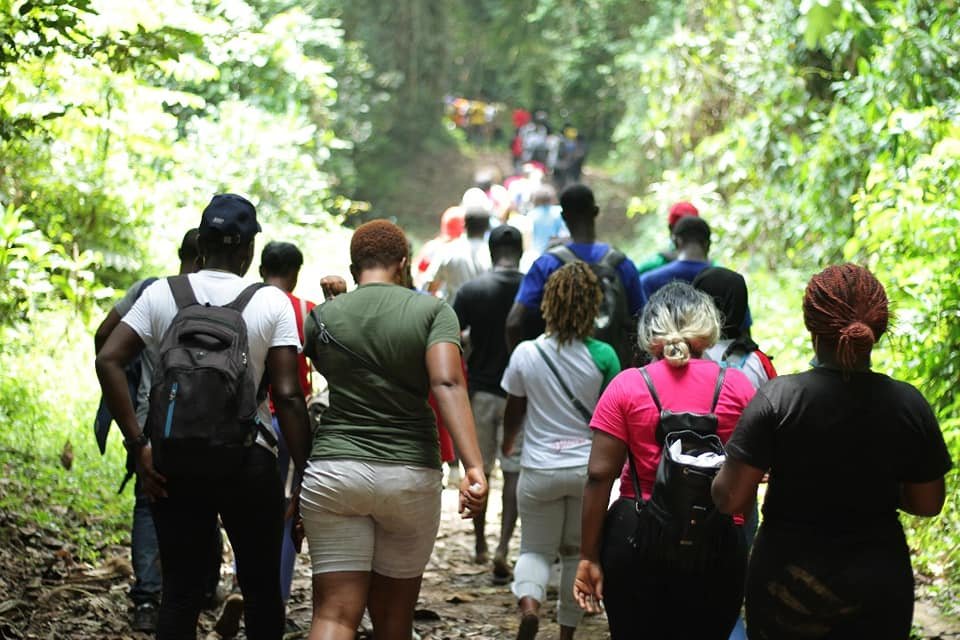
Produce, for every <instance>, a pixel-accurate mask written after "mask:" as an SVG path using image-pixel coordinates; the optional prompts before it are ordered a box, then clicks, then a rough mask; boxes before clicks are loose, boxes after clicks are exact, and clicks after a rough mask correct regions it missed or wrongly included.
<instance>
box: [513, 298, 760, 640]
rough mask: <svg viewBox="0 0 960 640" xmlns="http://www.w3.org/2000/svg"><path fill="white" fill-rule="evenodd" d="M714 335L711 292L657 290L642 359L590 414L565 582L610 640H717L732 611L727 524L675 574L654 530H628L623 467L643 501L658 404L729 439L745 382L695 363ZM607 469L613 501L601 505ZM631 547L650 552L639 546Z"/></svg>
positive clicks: (731, 621)
mask: <svg viewBox="0 0 960 640" xmlns="http://www.w3.org/2000/svg"><path fill="white" fill-rule="evenodd" d="M719 335H720V315H719V312H718V311H717V308H716V306H715V305H714V303H713V298H711V297H710V296H709V295H707V294H706V293H704V292H702V291H698V290H697V289H695V288H694V287H692V286H691V285H689V284H687V283H685V282H672V283H670V284H667V285H666V286H664V287H662V288H660V289H658V290H657V291H656V292H654V294H653V295H652V296H651V297H650V300H649V301H648V302H647V304H646V306H644V308H643V313H642V314H641V317H640V325H639V335H638V339H639V344H640V346H641V347H642V348H644V349H645V350H646V351H647V353H649V354H650V356H651V357H652V358H653V362H652V363H651V364H649V365H647V366H646V367H644V368H643V370H641V369H636V368H633V369H627V370H625V371H624V372H623V373H621V374H620V375H618V376H617V377H616V378H614V380H613V381H612V382H611V383H610V385H609V386H608V387H607V389H606V391H604V393H603V396H601V398H600V402H599V403H598V404H597V408H596V411H594V414H593V419H592V420H591V421H590V427H591V428H592V429H593V432H594V433H593V449H592V451H591V452H590V462H589V473H588V479H587V483H586V486H585V488H584V489H583V521H582V522H583V524H582V531H583V543H582V545H581V551H580V564H579V566H578V568H577V577H576V582H575V587H574V589H575V596H576V598H577V601H578V602H579V604H580V606H581V607H583V608H585V609H586V610H588V611H592V612H599V611H600V604H601V601H602V603H603V605H604V607H605V608H606V611H607V620H608V622H609V624H610V637H611V638H612V640H633V639H634V638H640V637H644V638H658V639H660V640H663V639H677V640H681V639H682V640H685V639H688V638H696V639H697V640H711V639H715V640H726V638H728V637H729V636H730V632H731V631H732V630H733V628H734V625H735V624H736V621H737V616H738V615H739V614H740V605H741V604H742V602H743V579H744V572H745V571H746V544H745V541H744V538H743V536H742V535H738V534H739V532H738V531H737V530H736V529H734V526H735V525H734V524H733V523H732V522H730V520H729V519H720V520H721V521H722V522H721V530H720V531H718V532H717V535H716V536H715V537H713V538H712V539H711V542H712V543H714V544H712V545H711V547H712V550H711V552H710V556H709V561H708V562H704V563H703V564H702V565H697V566H695V567H690V568H685V569H682V568H680V567H678V566H675V565H674V564H672V563H670V562H669V561H668V560H666V559H664V558H660V557H658V555H659V550H660V549H661V547H659V546H658V540H657V539H655V536H656V534H655V533H654V532H653V531H652V530H645V529H641V528H639V527H638V526H637V523H638V517H637V515H636V514H637V511H636V508H637V507H636V499H635V496H636V490H635V488H634V484H633V479H632V474H631V472H630V466H629V465H627V466H625V465H624V462H626V461H627V459H628V454H629V460H630V465H635V467H634V469H635V471H636V477H637V484H638V485H639V490H640V493H641V495H642V498H643V500H650V498H651V494H652V492H653V487H654V479H655V475H656V472H657V466H658V464H659V462H660V458H661V454H662V446H661V443H660V440H659V439H658V438H657V428H658V425H659V424H660V418H661V410H660V407H662V408H663V410H664V411H667V410H669V411H672V412H677V413H679V412H691V413H697V414H710V413H712V414H713V415H715V416H716V418H717V421H716V435H717V436H718V437H719V438H720V440H721V441H722V442H725V441H726V440H727V438H729V437H730V434H731V433H732V432H733V428H734V426H735V425H736V423H737V420H738V419H739V418H740V414H741V413H742V412H743V410H744V408H745V407H746V406H747V403H748V402H749V401H750V399H751V398H752V397H753V394H754V389H753V386H752V385H751V384H750V381H749V380H748V379H747V377H746V376H745V375H744V374H743V372H741V371H739V370H737V369H727V370H721V368H720V365H719V364H717V363H716V362H714V361H712V360H708V359H706V358H703V354H704V352H705V351H706V350H707V349H708V348H709V347H711V346H713V344H714V343H716V341H717V339H718V337H719ZM722 371H723V377H722V379H721V377H720V376H721V372H722ZM644 373H646V375H648V376H649V378H650V383H651V384H652V385H653V388H654V389H655V390H656V394H657V397H658V398H659V406H658V402H657V400H656V399H655V398H654V397H653V394H652V393H651V390H650V388H649V387H648V385H647V382H646V381H645V379H644ZM718 384H719V388H718ZM524 446H526V443H524ZM618 476H619V477H620V497H619V499H618V500H617V501H616V502H614V503H613V505H612V506H611V507H610V509H609V511H608V510H607V504H608V501H609V497H610V491H611V489H612V487H613V483H614V481H615V480H616V479H617V477H618ZM605 512H606V516H604V514H605ZM639 538H642V539H639ZM638 547H641V548H645V549H646V548H650V549H655V550H656V551H654V552H652V553H650V554H647V553H640V552H638V549H637V548H638Z"/></svg>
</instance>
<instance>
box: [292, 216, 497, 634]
mask: <svg viewBox="0 0 960 640" xmlns="http://www.w3.org/2000/svg"><path fill="white" fill-rule="evenodd" d="M350 260H351V266H350V271H351V273H352V274H353V277H354V279H355V280H356V282H357V285H358V286H357V289H355V290H354V291H351V292H350V293H346V294H342V295H340V296H337V297H335V298H333V299H331V300H328V301H327V302H325V303H324V304H322V305H320V306H318V307H317V308H316V309H315V310H314V311H313V312H312V313H311V314H310V316H309V317H308V319H307V322H306V326H305V331H304V334H305V336H306V344H305V347H304V351H305V353H306V355H307V356H308V357H309V358H310V359H311V361H312V362H313V365H314V367H316V369H317V371H319V372H320V373H321V374H323V375H324V376H325V377H326V379H327V381H328V383H329V388H330V407H329V409H327V410H326V411H325V412H324V414H323V416H322V418H321V424H320V426H319V427H318V428H317V430H316V431H315V433H314V438H313V447H312V450H311V456H310V462H309V464H308V465H307V469H306V472H305V474H304V479H303V487H302V493H301V499H300V505H301V510H302V515H303V523H304V528H305V532H306V537H307V539H308V542H309V545H310V556H311V562H312V565H313V593H314V603H313V624H312V629H311V637H322V638H341V637H342V638H344V639H347V638H350V639H352V638H353V637H354V634H355V632H356V629H357V627H358V626H359V624H360V620H361V617H362V616H363V612H364V609H366V608H369V610H370V616H371V618H372V621H373V627H374V633H375V634H376V636H377V638H381V639H387V640H390V639H393V638H396V639H401V638H402V639H403V640H408V639H409V638H410V636H411V632H412V630H413V612H414V607H415V605H416V602H417V597H418V595H419V591H420V581H421V578H422V576H423V571H424V568H425V567H426V564H427V562H428V561H429V559H430V553H431V551H432V549H433V542H434V539H435V538H436V532H437V529H438V527H439V522H440V493H441V490H442V485H441V471H440V453H439V446H438V441H437V425H436V419H435V416H434V414H433V411H432V409H431V408H430V406H429V405H428V404H427V397H428V395H429V394H430V392H431V391H432V392H433V394H434V395H435V397H436V399H437V405H438V409H439V412H440V415H441V417H442V418H443V420H444V422H445V423H446V424H447V426H448V428H449V430H450V434H451V435H452V436H453V439H454V442H455V444H456V445H457V449H458V451H459V452H460V456H461V460H462V461H463V464H464V467H465V469H466V474H465V476H464V479H463V482H462V484H461V487H460V510H461V513H462V514H463V516H464V517H468V518H469V517H474V516H476V515H478V514H481V513H483V510H482V507H483V504H484V503H485V502H486V497H487V481H486V478H485V477H484V474H483V461H482V460H481V456H480V450H479V446H478V444H477V438H476V433H475V432H474V425H473V417H472V414H471V411H470V405H469V401H468V399H467V391H466V383H465V381H464V379H463V372H462V369H461V365H460V344H459V334H460V330H459V323H458V321H457V317H456V314H454V313H453V310H452V309H451V308H450V307H449V305H447V304H446V303H445V302H443V301H441V300H438V299H436V298H433V297H431V296H425V295H421V294H418V293H417V292H415V291H411V290H410V289H408V288H407V287H406V286H405V285H406V282H407V278H408V276H407V273H408V271H407V264H408V260H409V257H408V244H407V239H406V237H405V236H404V234H403V231H402V230H401V229H400V228H399V227H397V226H396V225H394V224H392V223H390V222H387V221H385V220H375V221H373V222H368V223H366V224H364V225H361V226H360V227H359V228H357V230H356V231H355V232H354V235H353V238H352V240H351V242H350Z"/></svg>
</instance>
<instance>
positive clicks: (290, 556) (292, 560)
mask: <svg viewBox="0 0 960 640" xmlns="http://www.w3.org/2000/svg"><path fill="white" fill-rule="evenodd" d="M273 432H274V433H275V434H276V436H277V450H278V455H277V468H278V469H279V471H280V482H281V483H282V484H283V488H284V495H283V498H284V501H283V505H284V509H286V507H287V505H288V504H289V500H290V494H289V493H288V490H287V487H290V490H292V489H293V488H295V487H296V486H297V484H298V482H297V478H293V477H290V476H291V474H293V473H294V471H293V469H292V468H291V465H290V450H289V449H287V443H286V441H285V440H284V439H283V432H282V431H280V425H279V424H278V423H277V416H273ZM292 528H293V520H286V521H285V522H284V524H283V549H282V550H281V553H280V595H281V597H282V598H283V601H284V603H286V602H287V601H288V600H289V599H290V588H291V586H292V585H293V568H294V565H295V564H296V562H297V550H296V549H295V548H294V547H293V538H291V537H290V530H291V529H292Z"/></svg>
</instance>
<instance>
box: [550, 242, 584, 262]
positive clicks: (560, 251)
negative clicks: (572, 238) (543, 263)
mask: <svg viewBox="0 0 960 640" xmlns="http://www.w3.org/2000/svg"><path fill="white" fill-rule="evenodd" d="M547 253H549V254H550V255H552V256H553V257H554V258H556V259H557V260H559V261H560V262H562V263H563V264H570V263H571V262H582V261H581V260H580V258H578V257H577V254H575V253H574V252H573V251H571V249H570V247H568V246H567V245H565V244H558V245H557V246H555V247H550V249H548V250H547Z"/></svg>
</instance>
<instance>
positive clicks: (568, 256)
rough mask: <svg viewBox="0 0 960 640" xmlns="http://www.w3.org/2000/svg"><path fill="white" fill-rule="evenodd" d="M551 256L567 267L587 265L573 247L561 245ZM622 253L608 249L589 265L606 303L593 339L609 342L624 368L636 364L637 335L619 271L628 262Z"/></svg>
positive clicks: (597, 320) (602, 307) (553, 249)
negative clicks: (635, 339)
mask: <svg viewBox="0 0 960 640" xmlns="http://www.w3.org/2000/svg"><path fill="white" fill-rule="evenodd" d="M547 253H549V254H550V255H552V256H554V257H555V258H557V259H558V260H560V262H562V263H563V264H568V263H570V262H583V261H582V260H580V258H579V257H577V255H576V254H575V253H574V252H573V251H571V250H570V248H569V247H567V246H564V245H558V246H555V247H552V248H550V249H549V250H548V251H547ZM626 258H627V256H625V255H624V254H623V253H622V252H620V251H617V250H616V249H614V248H613V247H610V248H609V249H607V252H606V253H605V254H603V257H601V258H600V260H598V261H597V262H594V263H588V264H589V266H590V269H591V270H592V271H593V273H594V274H596V276H597V279H598V280H599V281H600V288H601V290H602V291H603V300H601V302H600V313H599V314H597V319H596V320H595V321H594V328H593V337H594V338H596V339H597V340H602V341H603V342H606V343H607V344H609V345H610V346H611V347H613V349H614V351H616V352H617V357H618V358H619V359H620V366H621V367H628V366H630V363H631V362H632V361H633V334H634V333H635V330H634V327H633V323H632V321H631V317H630V309H629V306H628V303H627V290H626V289H625V288H624V286H623V280H621V279H620V272H619V271H617V269H618V268H619V266H620V263H622V262H623V261H624V260H626Z"/></svg>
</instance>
